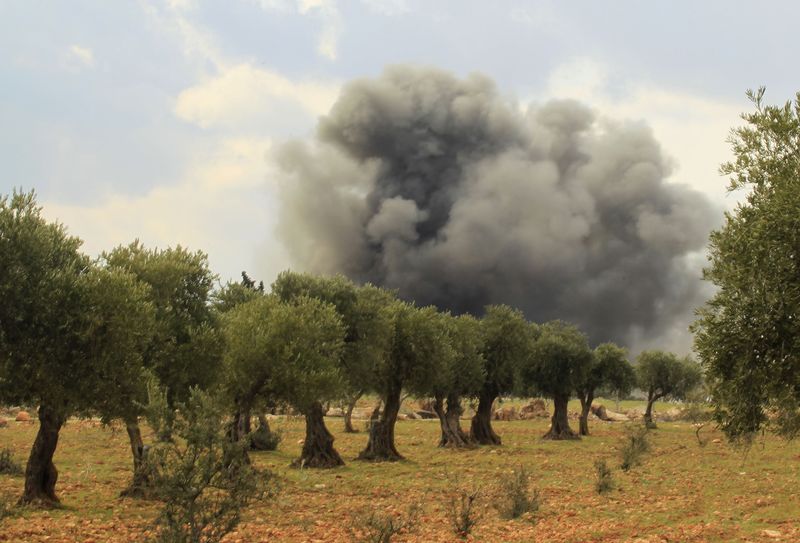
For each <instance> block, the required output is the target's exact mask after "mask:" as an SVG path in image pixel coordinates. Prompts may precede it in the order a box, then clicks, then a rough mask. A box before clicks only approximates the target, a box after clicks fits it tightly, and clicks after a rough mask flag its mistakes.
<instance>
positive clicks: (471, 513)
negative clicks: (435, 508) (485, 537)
mask: <svg viewBox="0 0 800 543" xmlns="http://www.w3.org/2000/svg"><path fill="white" fill-rule="evenodd" d="M479 497H480V491H479V490H477V489H475V490H472V491H467V490H461V492H459V493H458V495H457V496H453V497H452V498H451V500H450V503H449V504H448V507H447V516H448V517H449V519H450V525H451V526H452V527H453V531H454V532H455V534H456V535H457V536H459V537H460V538H462V539H466V538H467V537H468V536H469V535H470V534H471V533H472V530H473V528H475V525H477V524H478V522H479V521H480V514H479V513H478V512H477V511H476V506H477V502H478V498H479Z"/></svg>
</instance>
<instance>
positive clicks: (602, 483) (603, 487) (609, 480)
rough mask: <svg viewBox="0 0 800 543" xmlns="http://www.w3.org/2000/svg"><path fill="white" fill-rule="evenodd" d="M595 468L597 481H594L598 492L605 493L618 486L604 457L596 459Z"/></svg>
mask: <svg viewBox="0 0 800 543" xmlns="http://www.w3.org/2000/svg"><path fill="white" fill-rule="evenodd" d="M594 468H595V470H596V471H597V481H595V483H594V488H595V490H597V493H598V494H605V493H606V492H610V491H612V490H614V487H615V486H616V485H615V483H614V475H613V474H612V473H611V468H609V467H608V464H606V461H605V460H603V459H600V460H596V461H595V463H594Z"/></svg>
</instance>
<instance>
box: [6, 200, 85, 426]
mask: <svg viewBox="0 0 800 543" xmlns="http://www.w3.org/2000/svg"><path fill="white" fill-rule="evenodd" d="M80 245H81V241H80V240H79V239H78V238H76V237H72V236H69V235H67V232H66V230H65V228H64V227H63V226H62V225H60V224H58V223H49V222H47V221H46V220H45V219H44V217H42V214H41V208H40V207H38V206H37V204H36V195H35V194H34V193H33V192H29V193H21V192H16V191H15V192H14V193H13V194H12V195H11V196H10V197H8V196H2V197H0V300H2V303H0V402H2V403H7V404H29V405H37V404H40V403H41V402H42V401H46V402H48V403H49V404H51V405H55V406H59V408H60V410H62V411H69V410H71V409H74V408H75V407H76V406H84V405H86V403H87V401H88V400H89V399H90V398H92V397H93V395H92V394H91V391H92V388H93V385H94V384H95V381H94V380H88V382H87V381H80V380H79V379H77V377H78V376H80V375H81V374H82V373H85V372H84V371H83V369H84V367H85V361H84V360H82V359H81V357H80V356H75V346H76V344H80V343H82V341H83V336H84V331H85V319H84V318H83V315H84V309H85V308H84V306H83V305H82V303H81V296H82V289H81V284H80V277H81V275H82V274H83V273H85V271H86V270H87V269H88V268H89V265H90V263H89V259H88V258H86V257H85V256H84V255H82V254H81V253H80V252H79V251H78V249H79V248H80ZM65 376H70V378H69V379H65V378H64V377H65Z"/></svg>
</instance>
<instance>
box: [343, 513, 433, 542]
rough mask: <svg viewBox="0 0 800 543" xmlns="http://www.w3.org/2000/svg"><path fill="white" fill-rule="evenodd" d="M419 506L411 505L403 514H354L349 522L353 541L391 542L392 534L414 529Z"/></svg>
mask: <svg viewBox="0 0 800 543" xmlns="http://www.w3.org/2000/svg"><path fill="white" fill-rule="evenodd" d="M419 512H420V508H419V506H418V505H416V504H415V505H412V506H411V507H409V508H408V511H407V512H406V513H405V514H400V515H397V514H392V513H388V512H379V511H369V512H366V513H362V514H359V515H356V516H355V517H354V518H353V519H352V520H351V522H350V526H349V531H350V536H351V538H352V540H353V541H358V542H360V543H391V541H393V538H394V536H396V535H398V534H401V533H407V532H410V531H412V530H413V529H414V527H415V526H416V524H417V519H418V517H419Z"/></svg>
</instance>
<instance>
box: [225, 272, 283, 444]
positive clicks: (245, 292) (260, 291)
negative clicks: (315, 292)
mask: <svg viewBox="0 0 800 543" xmlns="http://www.w3.org/2000/svg"><path fill="white" fill-rule="evenodd" d="M260 296H264V284H263V283H262V282H259V284H258V286H256V282H255V281H254V280H252V279H251V278H250V277H249V276H248V275H247V273H246V272H242V280H241V282H239V283H234V282H232V281H228V282H227V283H226V284H225V285H223V286H222V287H221V288H220V289H218V290H217V291H215V292H214V293H213V294H212V296H211V299H212V301H211V305H212V308H213V309H214V312H215V314H216V315H215V316H216V318H217V319H221V317H222V315H224V314H225V313H227V312H228V311H230V310H232V309H234V308H235V307H238V306H239V305H241V304H244V303H247V302H249V301H251V300H253V299H255V298H258V297H260ZM228 399H229V403H230V404H232V407H233V421H232V422H231V425H230V432H229V437H230V438H231V439H232V440H233V441H239V440H240V439H242V438H244V437H247V438H248V439H249V441H250V446H251V448H255V449H258V448H259V447H258V446H257V445H256V440H255V439H254V437H255V436H252V435H250V434H251V426H250V418H251V411H250V409H251V408H252V407H254V405H253V402H249V403H248V406H247V410H245V411H242V408H243V406H242V402H241V399H240V398H237V397H232V398H228ZM258 420H259V425H260V426H259V430H258V432H259V435H260V436H261V437H264V438H266V441H267V442H271V441H273V438H272V432H271V431H270V428H269V423H268V422H267V419H266V417H264V415H263V414H259V416H258ZM262 441H263V440H262Z"/></svg>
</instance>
